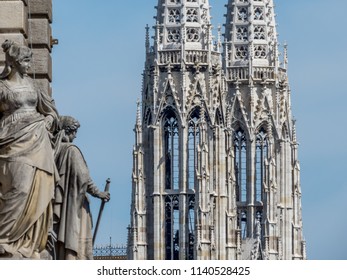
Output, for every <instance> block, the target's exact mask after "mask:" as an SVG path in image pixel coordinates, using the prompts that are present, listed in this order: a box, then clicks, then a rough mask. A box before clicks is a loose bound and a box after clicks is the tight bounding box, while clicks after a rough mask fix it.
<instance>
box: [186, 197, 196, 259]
mask: <svg viewBox="0 0 347 280" xmlns="http://www.w3.org/2000/svg"><path fill="white" fill-rule="evenodd" d="M188 207H189V209H188V243H189V244H188V260H194V244H195V223H196V222H195V210H194V209H195V195H190V196H189V206H188Z"/></svg>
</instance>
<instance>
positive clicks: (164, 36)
mask: <svg viewBox="0 0 347 280" xmlns="http://www.w3.org/2000/svg"><path fill="white" fill-rule="evenodd" d="M156 8H157V10H158V12H157V16H156V20H157V24H158V25H159V26H160V31H161V36H160V38H159V40H160V42H158V43H159V45H160V47H159V49H161V50H166V49H180V48H181V46H182V44H184V45H185V47H186V48H187V49H206V48H207V46H208V45H209V41H210V37H211V34H210V28H211V24H210V11H209V9H210V7H209V1H208V0H159V1H158V6H157V7H156Z"/></svg>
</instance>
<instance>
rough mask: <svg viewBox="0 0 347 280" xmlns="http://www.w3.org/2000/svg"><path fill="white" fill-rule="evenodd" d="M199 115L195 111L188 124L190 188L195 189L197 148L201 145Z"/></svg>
mask: <svg viewBox="0 0 347 280" xmlns="http://www.w3.org/2000/svg"><path fill="white" fill-rule="evenodd" d="M198 122H199V113H198V110H195V111H194V112H193V113H192V115H191V116H190V119H189V122H188V188H189V189H191V190H193V189H194V187H195V180H196V176H195V171H196V168H197V147H198V144H199V136H200V128H199V123H198Z"/></svg>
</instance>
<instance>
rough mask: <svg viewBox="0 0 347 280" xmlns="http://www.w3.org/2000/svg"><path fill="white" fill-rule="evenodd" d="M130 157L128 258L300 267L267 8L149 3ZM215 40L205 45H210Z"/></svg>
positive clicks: (282, 83)
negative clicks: (152, 21) (218, 23)
mask: <svg viewBox="0 0 347 280" xmlns="http://www.w3.org/2000/svg"><path fill="white" fill-rule="evenodd" d="M156 8H157V11H158V12H157V17H156V21H157V22H156V25H155V36H154V45H153V46H151V45H150V40H149V30H148V28H147V36H146V62H145V70H144V74H143V93H142V106H140V103H139V105H138V112H137V118H136V125H135V130H134V131H135V139H136V140H135V146H134V152H133V158H134V166H133V189H132V205H131V225H130V227H129V244H128V245H129V248H128V250H129V252H128V256H129V258H130V259H138V260H141V259H158V260H165V259H169V260H174V259H180V260H184V259H198V260H209V259H212V260H213V259H215V260H226V259H271V260H272V259H305V258H306V252H305V251H306V249H305V242H304V240H303V234H302V216H301V187H300V166H299V161H298V158H297V149H298V143H297V141H296V133H295V122H294V121H293V119H292V115H291V103H290V89H289V85H288V79H287V69H286V68H287V50H286V47H285V48H284V59H283V62H282V63H281V62H280V59H279V51H278V43H277V33H276V24H275V18H274V8H273V1H272V0H230V1H229V3H228V5H227V16H226V19H227V21H226V25H225V38H224V44H223V45H224V48H223V52H222V51H221V45H222V44H221V34H220V31H219V32H218V36H217V38H216V39H215V40H213V37H212V26H211V22H210V15H209V1H208V0H159V1H158V6H157V7H156ZM214 41H215V43H214Z"/></svg>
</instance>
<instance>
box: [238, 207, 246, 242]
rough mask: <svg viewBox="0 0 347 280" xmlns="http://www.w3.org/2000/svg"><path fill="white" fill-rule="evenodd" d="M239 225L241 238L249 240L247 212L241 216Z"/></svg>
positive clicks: (243, 212)
mask: <svg viewBox="0 0 347 280" xmlns="http://www.w3.org/2000/svg"><path fill="white" fill-rule="evenodd" d="M239 224H240V229H241V238H242V239H246V238H247V212H246V211H242V212H241V213H240V215H239Z"/></svg>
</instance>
